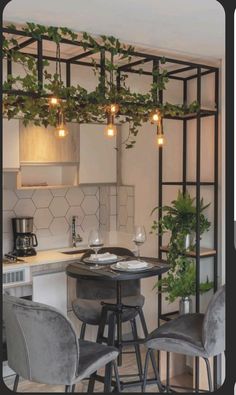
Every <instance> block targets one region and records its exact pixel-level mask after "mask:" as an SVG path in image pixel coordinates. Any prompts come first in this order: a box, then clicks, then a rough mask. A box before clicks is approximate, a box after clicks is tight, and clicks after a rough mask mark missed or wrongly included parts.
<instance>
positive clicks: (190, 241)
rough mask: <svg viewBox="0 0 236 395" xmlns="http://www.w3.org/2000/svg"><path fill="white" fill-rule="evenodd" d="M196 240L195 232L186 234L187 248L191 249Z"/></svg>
mask: <svg viewBox="0 0 236 395" xmlns="http://www.w3.org/2000/svg"><path fill="white" fill-rule="evenodd" d="M194 242H195V233H189V234H187V235H186V236H185V243H184V244H185V246H184V247H185V249H186V250H189V249H190V248H191V247H192V246H193V245H194Z"/></svg>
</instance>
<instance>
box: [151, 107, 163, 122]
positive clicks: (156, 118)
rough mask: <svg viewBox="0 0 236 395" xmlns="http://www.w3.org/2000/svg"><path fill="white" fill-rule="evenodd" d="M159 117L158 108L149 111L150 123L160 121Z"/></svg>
mask: <svg viewBox="0 0 236 395" xmlns="http://www.w3.org/2000/svg"><path fill="white" fill-rule="evenodd" d="M160 119H161V112H160V110H158V109H155V110H153V111H152V112H151V113H150V122H151V123H152V124H155V125H158V122H159V121H160Z"/></svg>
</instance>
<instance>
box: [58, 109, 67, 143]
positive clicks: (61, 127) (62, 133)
mask: <svg viewBox="0 0 236 395" xmlns="http://www.w3.org/2000/svg"><path fill="white" fill-rule="evenodd" d="M68 134H69V130H68V127H67V126H66V122H65V118H64V114H63V112H59V114H58V124H57V127H56V130H55V136H56V137H57V138H59V139H63V138H64V137H66V136H67V135H68Z"/></svg>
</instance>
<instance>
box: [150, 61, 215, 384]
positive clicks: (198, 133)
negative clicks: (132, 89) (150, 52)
mask: <svg viewBox="0 0 236 395" xmlns="http://www.w3.org/2000/svg"><path fill="white" fill-rule="evenodd" d="M203 67H205V66H203V65H197V66H196V68H195V70H196V69H197V72H196V71H194V74H193V75H192V76H191V77H188V78H182V82H183V102H184V103H186V102H187V84H188V81H189V80H192V79H193V78H194V79H196V82H197V98H196V99H197V101H198V103H199V104H200V109H199V111H198V112H197V113H196V114H192V116H191V115H190V116H187V117H182V118H181V117H180V118H179V119H181V120H182V121H183V129H182V130H183V143H182V145H183V154H182V155H183V169H182V181H181V182H179V181H178V182H174V181H163V154H164V150H163V148H160V150H159V201H158V206H159V207H161V206H163V187H164V186H166V185H179V186H181V187H182V191H183V192H186V188H187V186H188V185H192V186H195V187H196V254H195V261H196V295H195V296H196V312H197V313H198V312H200V291H199V285H200V264H201V259H204V258H209V257H213V261H214V262H213V264H214V278H213V281H214V292H216V290H217V287H218V247H217V245H218V240H217V239H218V150H219V146H218V139H219V136H218V134H219V129H218V114H219V69H218V68H214V67H213V68H212V69H211V70H208V71H207V73H206V72H202V68H203ZM193 69H194V68H193ZM211 73H213V74H214V75H215V110H214V111H212V112H208V111H203V110H201V79H202V76H203V75H206V74H211ZM204 116H211V117H214V130H213V133H214V180H212V181H209V182H202V181H201V119H202V117H204ZM190 119H196V180H195V181H188V180H187V137H188V120H190ZM201 186H209V187H213V188H214V202H213V204H214V223H213V225H214V246H213V248H212V252H211V253H209V254H207V255H205V256H203V255H202V256H201V250H200V247H201V245H200V199H201ZM161 216H162V212H161V210H159V220H160V219H161ZM158 242H159V251H158V257H159V258H160V259H162V257H163V254H164V253H165V251H164V250H163V248H162V236H161V235H160V236H159V238H158ZM161 277H162V276H161V275H160V276H159V279H160V278H161ZM177 313H178V312H177V311H173V312H171V313H167V314H163V313H162V296H161V294H159V298H158V325H160V324H161V321H163V320H164V321H169V320H171V316H174V315H176V314H177ZM158 361H159V363H160V352H159V353H158ZM168 361H169V358H167V363H168ZM217 361H218V360H217V357H214V366H213V371H214V390H216V389H217V387H218V384H217ZM159 368H160V364H159ZM195 388H196V390H197V391H198V390H199V358H196V364H195Z"/></svg>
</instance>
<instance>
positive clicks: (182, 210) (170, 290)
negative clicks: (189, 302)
mask: <svg viewBox="0 0 236 395" xmlns="http://www.w3.org/2000/svg"><path fill="white" fill-rule="evenodd" d="M195 202H196V198H192V197H191V196H190V194H189V193H188V192H187V191H186V192H185V193H182V192H180V191H179V192H178V196H177V199H175V200H173V201H172V206H163V207H155V208H154V209H153V210H152V213H151V214H153V213H154V212H156V211H157V210H162V212H163V213H165V214H164V215H163V216H162V218H161V219H160V221H156V220H154V221H153V225H152V228H151V233H153V232H157V233H158V234H164V233H165V232H169V233H170V242H169V245H168V251H167V261H168V263H169V264H170V270H169V272H168V273H167V276H166V277H165V278H163V279H161V280H159V281H157V283H156V284H155V287H156V288H158V290H159V292H163V293H167V296H166V300H168V301H169V302H170V303H171V302H173V301H174V300H175V299H176V298H177V297H181V298H189V297H190V296H191V295H193V294H194V293H195V291H196V268H195V264H194V262H193V259H191V258H189V257H188V256H187V253H188V252H189V250H193V249H194V247H195V246H194V244H191V245H187V244H186V239H187V238H188V237H189V236H190V235H192V234H194V233H195V231H196V210H197V209H196V204H195ZM209 205H210V203H209V204H207V205H204V202H203V199H201V201H200V235H202V234H203V233H204V232H206V231H208V230H209V228H210V225H211V224H210V222H209V221H208V219H207V218H206V216H205V215H204V213H203V211H204V210H206V208H207V207H209ZM212 286H213V283H212V282H209V281H208V279H207V281H206V282H205V283H202V284H200V292H206V291H208V290H209V289H211V288H212Z"/></svg>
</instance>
